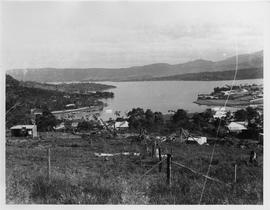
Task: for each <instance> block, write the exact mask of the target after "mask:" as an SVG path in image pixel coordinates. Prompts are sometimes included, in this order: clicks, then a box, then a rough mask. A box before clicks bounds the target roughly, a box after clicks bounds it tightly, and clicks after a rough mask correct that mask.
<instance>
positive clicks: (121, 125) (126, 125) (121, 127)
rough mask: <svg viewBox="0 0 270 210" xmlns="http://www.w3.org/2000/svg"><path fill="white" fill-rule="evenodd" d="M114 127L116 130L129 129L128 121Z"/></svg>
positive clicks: (118, 123)
mask: <svg viewBox="0 0 270 210" xmlns="http://www.w3.org/2000/svg"><path fill="white" fill-rule="evenodd" d="M114 126H115V128H116V129H123V128H128V121H123V122H115V124H114Z"/></svg>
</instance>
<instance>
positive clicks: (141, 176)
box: [140, 159, 166, 178]
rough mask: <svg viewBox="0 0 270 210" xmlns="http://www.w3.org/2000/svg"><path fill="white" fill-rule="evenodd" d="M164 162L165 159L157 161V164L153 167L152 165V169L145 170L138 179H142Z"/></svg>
mask: <svg viewBox="0 0 270 210" xmlns="http://www.w3.org/2000/svg"><path fill="white" fill-rule="evenodd" d="M164 160H166V159H163V160H161V161H159V162H158V163H156V164H155V165H153V166H152V168H150V169H149V170H147V171H146V172H145V173H144V174H143V175H142V176H141V177H140V178H143V177H144V176H145V175H146V174H148V173H149V172H150V171H152V170H153V169H154V168H155V167H156V166H158V165H159V164H160V163H162V162H163V161H164Z"/></svg>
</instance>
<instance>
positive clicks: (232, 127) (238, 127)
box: [227, 122, 247, 133]
mask: <svg viewBox="0 0 270 210" xmlns="http://www.w3.org/2000/svg"><path fill="white" fill-rule="evenodd" d="M227 128H228V129H229V131H230V132H235V133H240V132H242V131H243V130H247V127H246V122H231V123H230V124H229V125H228V126H227Z"/></svg>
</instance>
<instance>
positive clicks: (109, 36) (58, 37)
mask: <svg viewBox="0 0 270 210" xmlns="http://www.w3.org/2000/svg"><path fill="white" fill-rule="evenodd" d="M263 7H264V6H263V5H262V4H256V3H252V4H251V3H246V2H243V3H232V2H231V3H222V4H221V3H220V4H219V3H212V2H209V3H198V2H192V3H186V2H169V3H168V2H166V3H165V2H162V3H160V2H148V3H146V2H101V3H98V2H42V3H40V2H39V3H33V2H23V3H19V4H17V3H16V4H15V2H10V3H4V6H3V40H4V41H3V55H4V59H3V60H4V67H5V68H20V67H22V66H24V67H48V66H51V67H125V66H132V65H144V64H149V63H154V62H167V63H179V62H185V61H188V60H192V59H197V58H205V59H210V60H219V59H222V58H223V57H224V56H223V55H224V54H227V55H233V54H234V53H235V45H236V44H237V45H238V47H239V52H243V53H245V52H250V51H253V50H254V51H257V50H261V49H262V47H263V40H262V38H263V33H262V31H263V27H264V21H263V18H264V9H263Z"/></svg>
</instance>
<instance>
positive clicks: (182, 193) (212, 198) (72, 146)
mask: <svg viewBox="0 0 270 210" xmlns="http://www.w3.org/2000/svg"><path fill="white" fill-rule="evenodd" d="M47 136H51V138H45V139H41V140H39V141H38V140H30V139H29V140H23V139H17V140H16V139H9V138H8V141H7V145H6V202H7V203H8V204H198V203H199V200H200V193H201V191H202V187H203V182H204V178H203V177H202V176H200V175H198V174H194V173H192V172H190V171H189V170H187V169H184V168H181V167H177V166H176V165H173V167H172V187H171V188H170V187H168V186H167V185H166V161H165V162H164V163H163V166H162V171H161V173H159V172H158V167H157V168H154V169H153V170H152V171H151V172H149V173H148V174H147V175H145V176H143V175H144V174H145V172H146V171H148V170H149V169H150V168H151V167H152V166H154V165H155V164H156V163H157V160H154V159H151V158H150V156H149V155H142V156H124V155H123V156H122V155H120V156H114V157H107V158H105V157H96V156H95V155H94V153H95V152H98V153H99V152H104V153H117V152H140V153H142V151H143V148H144V145H141V144H139V143H133V144H132V143H131V140H130V139H128V138H123V137H118V138H113V139H106V138H104V137H99V136H91V137H89V138H87V139H80V138H75V137H74V136H73V137H72V136H71V138H67V136H65V137H64V138H61V137H60V136H58V137H57V136H56V134H53V135H52V134H49V135H47ZM51 145H52V148H51V182H48V181H47V178H46V174H47V153H46V147H48V146H51ZM171 149H172V150H173V153H172V154H173V161H175V162H178V163H182V164H185V165H186V166H188V167H190V168H192V169H195V170H197V171H199V172H201V173H204V174H205V173H206V171H207V169H208V165H209V160H210V154H211V151H212V149H213V146H212V145H209V146H207V145H203V146H200V145H187V144H183V143H182V144H181V143H177V142H175V143H173V142H171V143H170V142H168V143H164V144H162V154H166V153H167V152H169V151H170V150H171ZM251 150H255V151H256V153H257V155H258V160H259V166H252V165H249V164H247V162H248V159H249V153H250V151H251ZM262 158H263V149H262V148H259V147H250V148H249V147H245V148H239V147H237V146H236V145H234V146H229V145H227V146H226V145H219V144H217V145H216V150H215V154H214V158H213V165H212V167H211V172H210V176H211V177H214V178H217V179H219V180H221V181H223V182H225V183H233V182H234V164H235V163H237V164H238V167H237V183H235V184H232V185H229V186H226V185H224V184H221V183H217V182H214V181H210V180H208V182H207V184H206V188H205V193H204V196H203V199H202V204H263V168H262V164H263V160H262Z"/></svg>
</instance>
